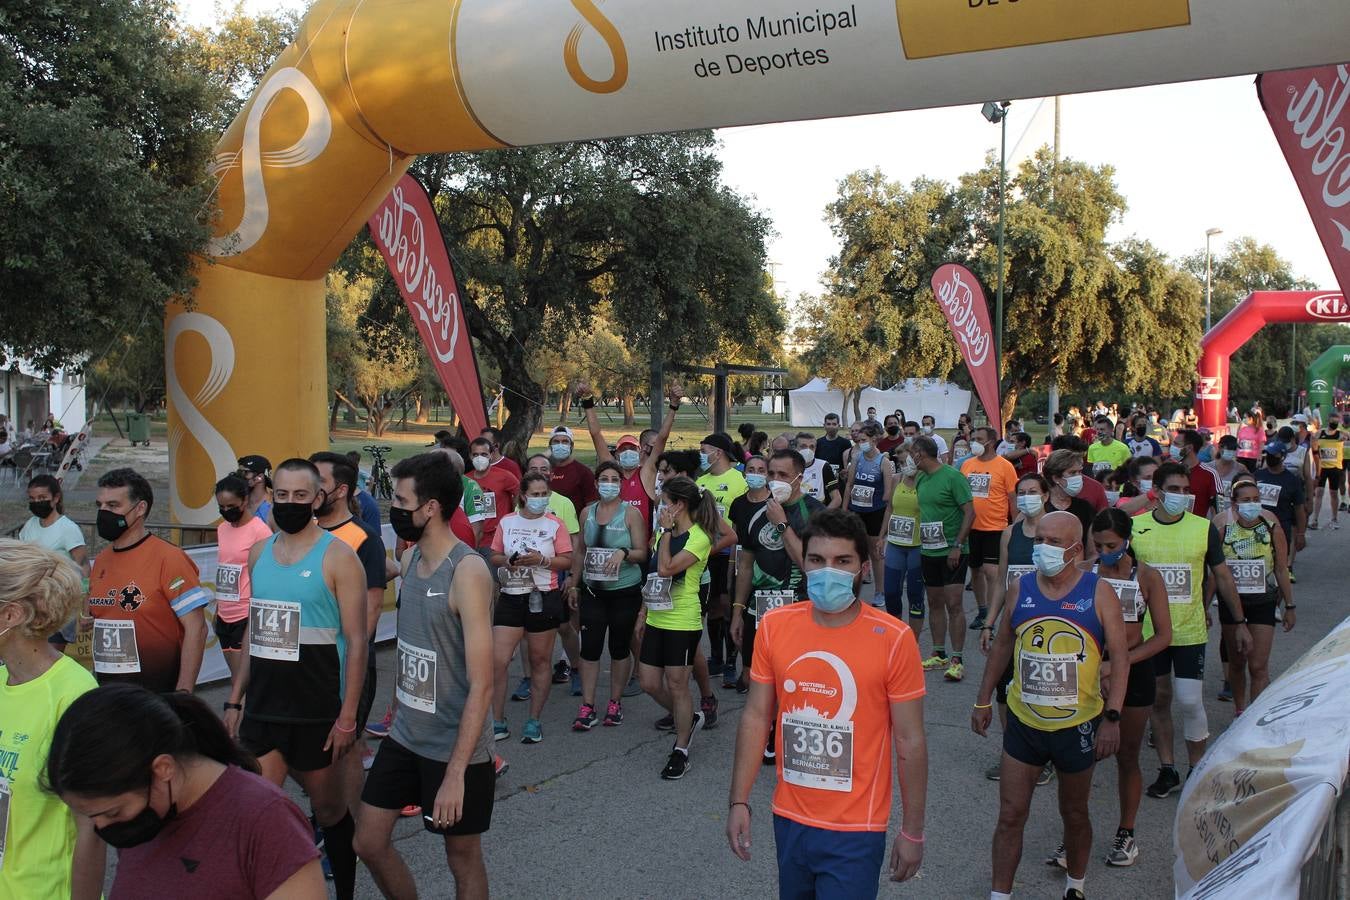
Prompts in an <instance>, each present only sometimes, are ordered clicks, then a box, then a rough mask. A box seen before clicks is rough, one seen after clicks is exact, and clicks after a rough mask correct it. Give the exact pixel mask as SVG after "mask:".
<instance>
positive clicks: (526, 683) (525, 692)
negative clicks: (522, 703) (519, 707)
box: [511, 678, 530, 700]
mask: <svg viewBox="0 0 1350 900" xmlns="http://www.w3.org/2000/svg"><path fill="white" fill-rule="evenodd" d="M511 699H512V700H528V699H530V679H528V678H522V679H520V684H518V685H516V690H515V692H514V693H513V694H511Z"/></svg>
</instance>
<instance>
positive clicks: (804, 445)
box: [796, 431, 843, 509]
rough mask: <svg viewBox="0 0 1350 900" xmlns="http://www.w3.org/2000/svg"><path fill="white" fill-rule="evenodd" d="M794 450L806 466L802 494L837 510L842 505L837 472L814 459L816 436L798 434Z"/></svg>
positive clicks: (823, 462)
mask: <svg viewBox="0 0 1350 900" xmlns="http://www.w3.org/2000/svg"><path fill="white" fill-rule="evenodd" d="M796 450H797V452H798V453H800V454H801V455H802V462H804V463H805V464H806V472H805V473H803V475H802V493H804V494H806V495H807V496H808V497H811V498H813V499H815V500H818V501H819V502H821V503H823V504H825V505H826V506H827V507H829V508H830V509H837V508H838V507H839V506H840V505H841V504H842V503H843V495H842V494H840V493H839V471H838V469H836V468H835V467H834V466H832V465H830V464H829V463H827V462H826V461H825V460H823V459H819V458H817V457H816V436H815V435H813V434H811V433H810V432H809V431H803V432H801V433H800V434H798V435H797V440H796Z"/></svg>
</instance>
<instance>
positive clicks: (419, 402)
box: [413, 392, 431, 425]
mask: <svg viewBox="0 0 1350 900" xmlns="http://www.w3.org/2000/svg"><path fill="white" fill-rule="evenodd" d="M427 407H428V404H427V398H426V395H425V394H422V393H420V392H419V393H418V394H417V395H415V396H414V397H413V408H414V410H415V411H416V415H414V416H413V421H414V422H416V423H417V424H418V425H425V424H427V420H428V419H429V418H430V412H431V411H430V410H429V409H428V408H427Z"/></svg>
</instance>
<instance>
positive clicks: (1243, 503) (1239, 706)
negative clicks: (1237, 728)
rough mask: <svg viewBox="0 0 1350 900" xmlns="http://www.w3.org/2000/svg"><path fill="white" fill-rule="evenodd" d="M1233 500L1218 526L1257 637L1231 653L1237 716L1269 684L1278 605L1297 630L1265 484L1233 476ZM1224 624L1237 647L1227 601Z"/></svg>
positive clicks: (1280, 532)
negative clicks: (1264, 506)
mask: <svg viewBox="0 0 1350 900" xmlns="http://www.w3.org/2000/svg"><path fill="white" fill-rule="evenodd" d="M1232 501H1233V505H1232V508H1231V509H1229V510H1228V511H1227V512H1225V513H1222V514H1220V515H1218V516H1215V517H1214V527H1215V528H1216V529H1218V531H1219V534H1220V535H1222V536H1223V555H1224V558H1225V559H1226V560H1227V562H1228V568H1229V569H1230V570H1231V571H1232V574H1233V581H1234V583H1235V584H1236V585H1237V592H1238V598H1239V599H1240V600H1241V601H1242V615H1243V618H1244V619H1246V621H1247V629H1248V630H1249V631H1250V632H1251V636H1252V644H1251V649H1250V650H1248V651H1247V652H1246V653H1245V654H1243V653H1231V654H1229V660H1228V683H1229V684H1230V685H1231V686H1232V690H1233V715H1235V716H1238V715H1241V714H1242V711H1243V710H1244V709H1246V708H1247V706H1248V704H1249V703H1250V701H1252V700H1255V699H1256V698H1257V697H1258V696H1260V694H1261V692H1262V691H1264V690H1265V689H1266V688H1267V687H1268V686H1269V685H1270V645H1271V643H1272V642H1273V641H1274V638H1275V610H1276V607H1278V606H1279V605H1280V604H1281V603H1282V604H1283V606H1284V630H1285V631H1290V630H1292V629H1293V627H1294V621H1295V613H1294V589H1293V587H1292V586H1291V585H1290V583H1289V566H1288V562H1289V559H1288V556H1289V549H1288V545H1287V544H1286V542H1285V537H1284V529H1283V528H1282V527H1280V521H1279V519H1278V518H1276V516H1275V514H1274V513H1272V512H1269V511H1267V510H1265V509H1262V505H1261V486H1260V485H1259V484H1257V483H1256V481H1255V480H1253V479H1252V478H1251V477H1250V476H1239V477H1238V478H1237V479H1234V481H1233V494H1232ZM1219 623H1220V625H1221V626H1222V628H1223V633H1224V638H1225V639H1226V640H1228V642H1229V645H1230V646H1232V644H1233V641H1232V638H1233V633H1234V632H1235V631H1236V628H1237V623H1236V621H1235V620H1234V618H1233V616H1232V614H1231V613H1230V612H1229V611H1228V608H1227V606H1226V605H1224V604H1220V606H1219ZM1249 677H1250V679H1251V681H1250V684H1251V695H1250V696H1248V693H1247V687H1248V678H1249Z"/></svg>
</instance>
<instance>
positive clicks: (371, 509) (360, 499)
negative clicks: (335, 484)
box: [356, 490, 383, 536]
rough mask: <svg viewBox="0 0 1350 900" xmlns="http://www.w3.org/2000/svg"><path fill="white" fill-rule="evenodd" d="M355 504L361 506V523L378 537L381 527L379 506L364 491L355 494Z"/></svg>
mask: <svg viewBox="0 0 1350 900" xmlns="http://www.w3.org/2000/svg"><path fill="white" fill-rule="evenodd" d="M356 502H357V503H359V504H360V505H361V521H362V522H364V523H366V526H367V527H369V528H370V530H371V531H373V532H375V534H376V535H377V536H378V535H379V534H380V530H381V528H382V527H383V523H382V522H381V521H380V504H378V503H376V502H375V498H374V497H372V496H370V494H368V493H366V492H365V491H364V490H359V491H357V492H356Z"/></svg>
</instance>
